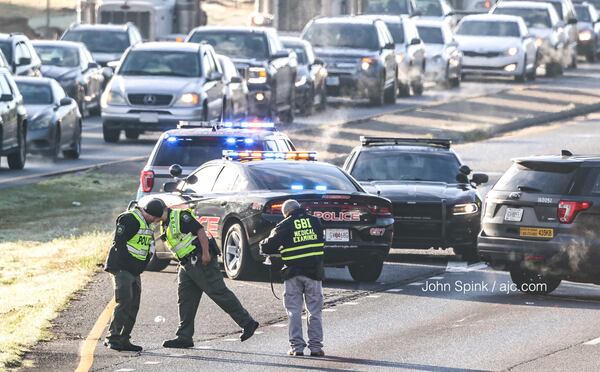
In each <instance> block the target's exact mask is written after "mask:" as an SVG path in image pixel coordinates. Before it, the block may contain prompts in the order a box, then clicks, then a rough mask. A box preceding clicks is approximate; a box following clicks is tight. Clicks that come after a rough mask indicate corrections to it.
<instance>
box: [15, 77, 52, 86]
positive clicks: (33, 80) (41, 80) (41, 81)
mask: <svg viewBox="0 0 600 372" xmlns="http://www.w3.org/2000/svg"><path fill="white" fill-rule="evenodd" d="M52 80H54V79H51V78H45V77H31V76H15V82H17V83H28V84H37V85H49V84H51V83H52Z"/></svg>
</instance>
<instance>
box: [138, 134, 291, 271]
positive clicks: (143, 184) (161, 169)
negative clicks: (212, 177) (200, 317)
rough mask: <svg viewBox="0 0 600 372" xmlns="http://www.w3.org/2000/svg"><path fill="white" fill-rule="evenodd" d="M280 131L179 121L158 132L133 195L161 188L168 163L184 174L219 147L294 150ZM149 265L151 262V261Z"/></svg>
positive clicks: (216, 154) (217, 155) (167, 175)
mask: <svg viewBox="0 0 600 372" xmlns="http://www.w3.org/2000/svg"><path fill="white" fill-rule="evenodd" d="M295 149H296V148H295V147H294V144H293V143H292V141H290V139H289V138H288V137H287V136H286V135H285V134H283V133H281V132H278V131H276V130H275V126H274V124H273V123H268V122H239V123H229V122H226V123H211V122H181V123H180V124H179V126H178V128H177V129H172V130H169V131H167V132H165V133H163V134H162V136H160V138H159V139H158V141H157V142H156V145H155V146H154V149H153V150H152V153H151V154H150V157H149V158H148V162H147V163H146V165H145V166H144V168H143V169H142V171H141V173H140V186H139V188H138V193H137V199H139V198H141V197H143V196H145V195H149V194H152V193H156V192H161V191H162V187H163V185H164V183H165V182H167V181H170V180H171V175H170V173H169V167H170V166H171V165H173V164H178V165H180V166H181V168H182V176H187V175H188V174H190V173H191V172H192V171H193V170H195V169H196V168H198V167H199V166H200V165H202V164H203V163H205V162H207V161H209V160H214V159H220V158H221V156H222V152H223V150H257V151H294V150H295ZM151 266H153V265H151Z"/></svg>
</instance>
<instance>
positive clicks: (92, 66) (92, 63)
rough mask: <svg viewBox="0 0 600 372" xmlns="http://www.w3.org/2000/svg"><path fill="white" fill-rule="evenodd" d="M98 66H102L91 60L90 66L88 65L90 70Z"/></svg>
mask: <svg viewBox="0 0 600 372" xmlns="http://www.w3.org/2000/svg"><path fill="white" fill-rule="evenodd" d="M98 67H100V65H99V64H97V63H96V62H90V63H88V66H87V68H88V70H89V69H92V68H98Z"/></svg>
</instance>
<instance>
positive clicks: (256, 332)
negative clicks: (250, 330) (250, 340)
mask: <svg viewBox="0 0 600 372" xmlns="http://www.w3.org/2000/svg"><path fill="white" fill-rule="evenodd" d="M263 333H264V332H263V331H254V334H255V335H262V334H263Z"/></svg>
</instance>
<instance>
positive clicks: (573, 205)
mask: <svg viewBox="0 0 600 372" xmlns="http://www.w3.org/2000/svg"><path fill="white" fill-rule="evenodd" d="M591 206H592V203H591V202H587V201H583V202H580V201H566V200H561V201H560V202H559V203H558V211H557V213H558V220H559V221H560V223H565V224H568V223H572V222H573V220H574V219H575V216H577V213H579V212H581V211H584V210H586V209H589V208H590V207H591Z"/></svg>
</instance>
